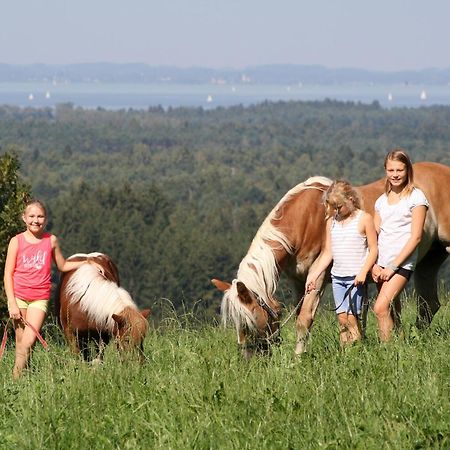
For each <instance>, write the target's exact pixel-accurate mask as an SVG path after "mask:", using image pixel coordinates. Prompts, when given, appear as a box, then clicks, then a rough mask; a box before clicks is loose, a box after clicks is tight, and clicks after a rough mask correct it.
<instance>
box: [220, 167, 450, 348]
mask: <svg viewBox="0 0 450 450" xmlns="http://www.w3.org/2000/svg"><path fill="white" fill-rule="evenodd" d="M414 181H415V184H416V186H418V187H419V188H420V189H422V191H423V192H424V193H425V195H426V197H427V199H428V201H429V202H430V208H429V211H428V214H427V219H426V223H425V227H424V234H423V238H422V241H421V243H420V246H419V255H418V263H417V266H416V269H415V271H414V284H415V288H416V291H417V294H418V297H419V304H418V317H417V325H418V326H423V325H427V324H429V323H430V322H431V320H432V319H433V316H434V315H435V314H436V312H437V310H438V309H439V306H440V304H439V300H438V293H437V273H438V270H439V268H440V266H441V265H442V263H443V262H444V261H445V259H446V258H447V256H448V254H449V253H450V206H449V203H448V199H447V198H446V197H447V196H448V192H449V190H450V168H449V167H448V166H444V165H442V164H437V163H429V162H422V163H417V164H415V165H414ZM330 184H331V180H329V179H327V178H323V177H313V178H310V179H308V180H306V181H305V182H303V183H300V184H299V185H297V186H295V187H294V188H293V189H291V190H290V191H289V192H287V194H286V195H285V196H284V197H283V198H282V199H281V200H280V202H279V203H278V204H277V205H276V206H275V208H274V209H273V210H272V211H271V212H270V214H269V215H268V216H267V217H266V219H265V220H264V222H263V224H262V225H261V227H260V228H259V230H258V232H257V233H256V235H255V237H254V239H253V241H252V243H251V245H250V248H249V250H248V252H247V255H246V256H245V257H244V259H243V260H242V261H241V263H240V265H239V269H238V273H237V277H236V280H234V281H233V283H231V284H230V283H227V282H224V281H220V280H217V279H214V280H212V282H213V283H214V285H215V286H216V287H217V288H218V289H220V290H221V291H223V292H224V296H223V299H222V318H223V321H224V322H225V323H226V322H227V320H229V319H231V320H232V321H233V322H234V324H235V326H236V331H237V334H238V342H239V343H240V344H242V346H243V352H244V355H245V356H251V354H252V353H253V351H254V349H255V348H256V349H261V348H264V346H265V345H266V343H267V342H269V343H270V341H272V340H273V337H274V336H277V335H278V331H279V330H278V328H279V313H280V309H281V308H280V304H279V302H278V301H277V300H276V299H275V297H274V295H275V291H276V288H277V283H278V279H279V274H280V272H281V271H284V272H286V274H287V275H288V277H289V278H290V279H291V280H292V281H293V283H294V287H295V290H296V294H297V296H298V299H297V301H299V300H300V298H302V297H303V295H304V291H305V281H306V277H307V275H308V271H309V270H310V269H311V268H312V267H314V264H315V262H316V261H317V259H318V257H319V255H320V252H321V251H322V248H323V244H324V238H325V211H324V206H323V204H322V195H323V192H324V191H325V190H326V189H327V188H328V187H329V185H330ZM383 189H384V179H381V180H378V181H376V182H374V183H371V184H368V185H365V186H361V187H360V188H359V190H360V193H361V194H362V197H363V201H364V207H365V210H366V211H368V212H369V213H371V214H373V212H374V203H375V200H376V199H377V198H378V197H379V196H380V195H381V194H382V193H383ZM325 279H326V275H325V274H322V276H321V277H320V278H319V279H318V280H317V282H316V287H317V289H318V290H317V291H313V292H311V293H309V294H307V295H305V296H304V298H303V301H302V304H301V308H300V311H299V313H298V316H297V322H296V328H297V344H296V348H295V352H296V353H297V354H299V353H302V352H304V351H305V346H306V341H307V338H308V335H309V331H310V328H311V326H312V324H313V321H314V315H315V313H316V310H317V306H318V304H319V300H320V296H321V294H322V292H323V289H324V286H325Z"/></svg>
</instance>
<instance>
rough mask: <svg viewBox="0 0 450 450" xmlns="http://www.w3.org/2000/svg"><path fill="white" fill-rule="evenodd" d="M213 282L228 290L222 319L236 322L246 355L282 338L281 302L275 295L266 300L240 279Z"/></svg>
mask: <svg viewBox="0 0 450 450" xmlns="http://www.w3.org/2000/svg"><path fill="white" fill-rule="evenodd" d="M211 282H212V283H213V284H214V286H216V288H217V289H219V291H222V292H223V293H224V295H223V299H222V306H221V313H222V319H223V322H224V324H226V323H227V321H228V319H231V320H232V321H233V322H234V325H235V327H236V332H237V337H238V343H239V345H241V347H242V353H243V355H244V357H245V358H250V357H251V356H253V354H254V353H265V352H268V350H269V348H270V344H272V343H275V342H278V341H279V338H280V336H279V331H280V330H279V328H280V311H281V307H280V304H279V302H278V301H277V300H276V299H275V298H273V297H271V298H269V299H267V300H266V301H264V300H263V299H261V298H259V297H258V296H257V295H256V294H255V293H254V292H253V291H252V290H251V289H248V288H247V286H246V285H245V284H244V283H243V282H242V281H239V280H234V281H233V283H227V282H225V281H221V280H217V279H213V280H211Z"/></svg>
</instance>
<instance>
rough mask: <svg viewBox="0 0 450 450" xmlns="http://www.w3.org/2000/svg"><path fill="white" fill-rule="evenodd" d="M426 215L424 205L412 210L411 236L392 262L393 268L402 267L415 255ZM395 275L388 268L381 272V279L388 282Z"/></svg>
mask: <svg viewBox="0 0 450 450" xmlns="http://www.w3.org/2000/svg"><path fill="white" fill-rule="evenodd" d="M426 215H427V207H426V206H424V205H418V206H416V207H415V208H414V209H413V210H412V222H411V236H410V237H409V239H408V241H407V242H406V244H405V246H404V247H403V248H402V249H401V251H400V253H399V254H398V255H397V256H396V257H395V258H394V261H392V263H391V264H392V265H393V266H395V267H400V266H401V265H402V264H403V263H404V262H405V261H406V260H407V259H408V258H409V257H410V256H411V255H412V254H413V252H414V250H415V249H416V248H417V246H418V245H419V244H420V241H421V240H422V235H423V226H424V224H425V218H426ZM394 273H395V271H394V270H392V269H391V268H389V267H386V268H385V269H383V271H382V272H381V274H380V279H382V280H383V281H387V280H389V279H390V278H391V277H392V276H393V275H394Z"/></svg>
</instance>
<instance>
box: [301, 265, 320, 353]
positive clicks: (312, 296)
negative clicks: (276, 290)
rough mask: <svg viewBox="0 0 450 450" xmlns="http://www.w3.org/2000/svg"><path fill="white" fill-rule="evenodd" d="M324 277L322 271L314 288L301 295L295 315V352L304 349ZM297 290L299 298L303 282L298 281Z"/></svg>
mask: <svg viewBox="0 0 450 450" xmlns="http://www.w3.org/2000/svg"><path fill="white" fill-rule="evenodd" d="M324 279H325V273H323V274H322V275H321V276H320V277H319V278H318V279H317V280H316V288H317V289H316V290H314V291H312V292H310V293H309V294H307V295H305V296H304V297H303V301H302V304H301V306H300V311H299V313H298V315H297V322H296V328H297V343H296V345H295V354H296V355H300V354H301V353H304V352H305V351H306V344H307V342H308V338H309V331H310V329H311V327H312V324H313V322H314V316H315V314H316V311H317V307H318V305H319V300H320V294H321V289H322V285H323V282H324ZM296 287H297V289H298V290H299V292H298V295H299V298H301V297H302V296H303V292H304V290H305V284H304V282H303V283H299V284H298V285H297V286H296Z"/></svg>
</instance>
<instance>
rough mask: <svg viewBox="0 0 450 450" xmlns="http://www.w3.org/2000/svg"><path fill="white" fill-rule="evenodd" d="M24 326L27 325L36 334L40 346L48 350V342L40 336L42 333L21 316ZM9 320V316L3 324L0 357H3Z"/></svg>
mask: <svg viewBox="0 0 450 450" xmlns="http://www.w3.org/2000/svg"><path fill="white" fill-rule="evenodd" d="M19 320H20V321H21V322H22V323H23V324H24V325H25V326H26V327H29V328H30V330H31V331H32V332H33V333H34V334H35V335H36V338H37V339H38V340H39V342H40V343H41V344H42V347H44V348H45V350H48V344H47V342H46V341H45V339H44V338H43V337H42V335H41V334H40V333H39V331H38V330H36V328H35V327H34V326H33V325H31V324H30V323H29V322H28V321H27V320H26V319H24V318H23V317H21V318H20V319H19ZM10 321H11V318H9V319H8V320H7V322H6V325H5V330H4V331H3V338H2V343H1V345H0V359H2V358H3V354H4V353H5V348H6V341H7V340H8V325H9V322H10Z"/></svg>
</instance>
